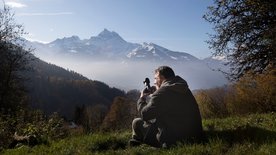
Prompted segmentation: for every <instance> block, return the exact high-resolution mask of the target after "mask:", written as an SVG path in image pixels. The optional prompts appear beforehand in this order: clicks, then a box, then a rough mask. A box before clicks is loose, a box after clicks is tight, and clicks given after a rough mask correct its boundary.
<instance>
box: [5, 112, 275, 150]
mask: <svg viewBox="0 0 276 155" xmlns="http://www.w3.org/2000/svg"><path fill="white" fill-rule="evenodd" d="M203 126H204V131H205V133H206V137H207V141H206V142H205V143H200V144H178V145H177V146H175V147H172V148H170V149H157V148H153V147H150V146H147V145H141V146H139V147H129V146H128V145H127V142H128V139H129V138H130V137H131V132H130V131H126V132H119V133H118V132H116V133H105V134H104V133H97V134H96V133H95V134H91V135H84V136H78V137H68V138H66V139H63V140H60V141H52V142H50V143H49V144H48V145H39V146H35V147H32V148H30V147H27V146H21V147H19V148H16V149H9V150H4V151H3V152H1V153H0V154H13V155H14V154H20V155H21V154H39V155H41V154H45V155H46V154H47V155H48V154H57V155H60V154H64V155H71V154H72V155H74V154H112V155H113V154H137V155H140V154H156V155H162V154H164V155H165V154H166V155H167V154H171V155H175V154H196V155H197V154H202V155H206V154H226V155H227V154H230V155H236V154H253V155H254V154H260V155H263V154H276V114H275V113H270V114H254V115H249V116H243V117H229V118H225V119H209V120H203Z"/></svg>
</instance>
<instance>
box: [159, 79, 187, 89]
mask: <svg viewBox="0 0 276 155" xmlns="http://www.w3.org/2000/svg"><path fill="white" fill-rule="evenodd" d="M162 87H164V89H165V88H166V89H170V90H172V91H175V92H178V93H185V92H186V90H188V89H189V88H188V84H187V82H186V81H185V80H184V79H182V78H181V77H180V76H175V77H173V78H171V79H168V80H166V81H164V83H162V85H161V88H162Z"/></svg>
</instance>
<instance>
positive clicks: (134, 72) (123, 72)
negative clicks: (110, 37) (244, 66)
mask: <svg viewBox="0 0 276 155" xmlns="http://www.w3.org/2000/svg"><path fill="white" fill-rule="evenodd" d="M42 60H44V61H46V62H50V63H53V64H55V65H58V66H61V67H63V68H65V69H69V70H73V71H75V72H77V73H80V74H82V75H84V76H85V77H87V78H89V79H91V80H98V81H102V82H104V83H106V84H108V85H109V86H110V87H116V88H119V89H123V90H125V91H128V90H131V89H142V88H143V87H144V85H143V81H144V79H145V78H146V77H148V78H149V79H150V81H151V85H153V83H154V70H155V69H156V68H157V67H158V66H160V65H168V66H171V67H172V68H173V70H174V71H175V74H176V75H179V76H181V77H182V78H184V79H185V80H186V81H187V82H188V84H189V87H190V89H191V90H195V89H206V88H212V87H216V86H222V85H224V84H226V83H227V80H226V78H225V77H224V75H223V74H222V73H220V72H217V71H212V70H211V69H210V68H208V67H207V65H205V64H203V63H198V62H193V63H181V64H166V63H164V64H163V63H156V62H137V61H131V62H130V61H128V62H125V61H103V60H89V61H88V60H76V59H74V60H72V59H71V60H64V59H60V58H52V57H51V58H44V59H43V58H42Z"/></svg>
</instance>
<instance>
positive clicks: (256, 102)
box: [226, 69, 276, 114]
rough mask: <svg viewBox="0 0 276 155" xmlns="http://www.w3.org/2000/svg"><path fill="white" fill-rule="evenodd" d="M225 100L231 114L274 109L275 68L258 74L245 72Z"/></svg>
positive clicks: (275, 95)
mask: <svg viewBox="0 0 276 155" xmlns="http://www.w3.org/2000/svg"><path fill="white" fill-rule="evenodd" d="M226 102H227V107H228V109H229V111H230V112H231V113H233V114H246V113H264V112H271V111H276V70H275V69H271V70H269V71H267V72H265V73H263V74H259V75H255V74H250V73H248V74H246V75H245V76H244V77H243V78H241V79H240V80H239V81H238V82H237V83H235V84H234V85H233V91H232V93H229V94H228V95H227V97H226Z"/></svg>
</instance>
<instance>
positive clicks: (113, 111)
mask: <svg viewBox="0 0 276 155" xmlns="http://www.w3.org/2000/svg"><path fill="white" fill-rule="evenodd" d="M136 115H137V111H136V104H135V102H133V101H131V100H129V99H126V98H124V97H116V98H115V99H114V101H113V103H112V105H111V107H110V110H109V112H108V113H107V115H106V117H105V119H104V121H103V124H102V127H101V128H102V130H103V131H107V130H120V129H130V128H131V122H132V120H133V118H134V117H135V116H136Z"/></svg>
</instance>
